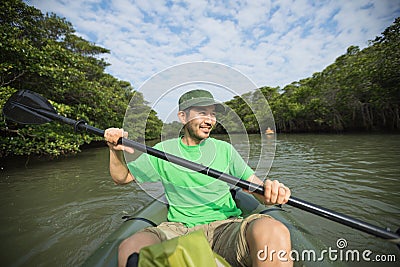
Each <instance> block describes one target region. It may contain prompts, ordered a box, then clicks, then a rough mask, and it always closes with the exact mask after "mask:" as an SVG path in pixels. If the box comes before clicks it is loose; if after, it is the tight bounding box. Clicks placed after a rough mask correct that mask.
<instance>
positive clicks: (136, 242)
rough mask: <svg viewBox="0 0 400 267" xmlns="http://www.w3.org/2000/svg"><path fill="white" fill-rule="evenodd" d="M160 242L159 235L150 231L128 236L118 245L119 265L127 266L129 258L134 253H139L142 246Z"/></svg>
mask: <svg viewBox="0 0 400 267" xmlns="http://www.w3.org/2000/svg"><path fill="white" fill-rule="evenodd" d="M160 242H161V240H160V239H159V238H158V236H157V235H156V234H153V233H150V232H140V233H136V234H134V235H132V236H130V237H128V238H127V239H125V240H123V241H122V242H121V244H120V245H119V247H118V261H119V266H125V265H126V261H127V259H128V258H129V256H130V255H132V254H133V253H139V252H140V250H141V249H142V248H144V247H147V246H150V245H154V244H158V243H160Z"/></svg>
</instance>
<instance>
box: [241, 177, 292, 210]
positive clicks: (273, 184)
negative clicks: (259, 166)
mask: <svg viewBox="0 0 400 267" xmlns="http://www.w3.org/2000/svg"><path fill="white" fill-rule="evenodd" d="M247 181H249V182H251V183H254V184H258V185H262V184H264V196H262V195H260V194H257V193H252V194H253V195H254V196H255V197H256V198H257V200H258V201H260V203H262V204H265V205H274V204H285V203H286V202H288V200H289V197H290V194H291V192H290V189H289V188H288V187H286V186H285V185H284V184H282V183H280V182H279V181H278V180H274V181H271V180H269V179H267V180H265V182H264V183H263V181H262V180H261V179H260V178H258V177H257V176H256V175H255V174H253V175H251V176H250V177H249V178H248V179H247ZM248 192H249V191H248ZM250 193H251V192H250Z"/></svg>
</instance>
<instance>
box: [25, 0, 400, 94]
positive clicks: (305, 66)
mask: <svg viewBox="0 0 400 267" xmlns="http://www.w3.org/2000/svg"><path fill="white" fill-rule="evenodd" d="M30 2H31V3H32V4H33V5H34V6H35V7H37V8H39V9H41V10H42V11H43V12H44V13H45V12H54V13H56V14H57V15H59V16H61V17H66V18H67V20H68V21H70V22H71V23H72V24H73V26H74V28H75V29H76V31H77V33H78V34H79V35H81V36H83V37H84V38H86V39H87V40H89V41H92V42H95V43H96V44H98V45H101V46H103V47H106V48H108V49H110V50H111V54H110V55H106V56H105V57H106V59H107V60H108V61H109V62H110V63H111V64H112V65H111V66H110V67H108V69H107V71H108V72H110V73H111V74H112V75H114V76H116V77H118V78H120V79H124V80H128V81H130V82H131V83H132V84H133V85H134V87H135V88H139V86H140V85H142V84H143V82H145V81H146V80H147V79H148V78H150V77H151V76H152V75H154V74H155V73H156V72H159V71H162V70H163V69H165V68H168V67H170V66H173V65H176V64H180V63H185V62H190V61H201V60H209V61H214V62H219V63H223V64H227V65H229V66H232V67H235V68H237V69H238V70H240V71H242V72H243V73H244V74H245V75H247V76H249V77H250V78H251V79H252V80H253V81H254V82H255V83H256V84H257V85H258V86H266V85H268V86H277V85H279V86H284V85H286V84H289V83H291V82H293V81H297V80H299V79H302V78H305V77H309V76H311V75H312V74H313V73H314V72H317V71H322V70H323V69H324V68H325V67H326V66H327V65H328V64H330V63H333V61H334V60H335V58H337V57H338V56H340V55H342V54H344V53H345V52H346V49H347V47H349V46H350V45H358V46H360V47H361V48H363V47H365V46H366V45H367V42H368V40H371V39H374V38H375V37H376V36H377V35H379V34H380V33H381V32H382V31H383V30H384V29H385V28H386V27H388V26H389V25H390V24H391V23H392V22H393V21H394V18H396V17H398V16H400V4H399V1H391V0H382V1H372V0H358V1H347V0H338V1H333V0H332V1H307V0H302V1H298V0H296V1H291V0H285V1H276V0H275V1H274V0H270V1H210V2H208V1H204V0H196V1H195V0H192V1H163V0H157V1H155V0H152V1H147V0H140V1H128V0H108V1H105V0H91V1H87V0H86V1H62V0H47V1H39V0H36V1H30ZM244 90H246V89H245V88H244ZM145 97H146V93H145Z"/></svg>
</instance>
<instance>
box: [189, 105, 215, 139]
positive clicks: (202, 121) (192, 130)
mask: <svg viewBox="0 0 400 267" xmlns="http://www.w3.org/2000/svg"><path fill="white" fill-rule="evenodd" d="M185 117H186V118H185V119H186V121H185V122H184V123H186V129H187V130H188V133H189V136H190V137H191V138H192V139H194V140H196V141H201V140H203V139H205V138H208V137H209V136H210V132H211V130H212V128H213V127H214V125H215V123H216V112H215V106H214V105H211V106H205V107H191V109H190V111H189V113H186V114H185Z"/></svg>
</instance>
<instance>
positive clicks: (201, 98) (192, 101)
mask: <svg viewBox="0 0 400 267" xmlns="http://www.w3.org/2000/svg"><path fill="white" fill-rule="evenodd" d="M211 105H215V110H216V111H217V112H225V107H224V106H223V105H222V104H221V103H219V102H217V101H215V100H214V97H213V95H212V94H211V93H210V92H209V91H206V90H202V89H196V90H192V91H189V92H186V93H184V94H183V95H182V96H181V97H180V98H179V110H185V109H187V108H190V107H204V106H211Z"/></svg>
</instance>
